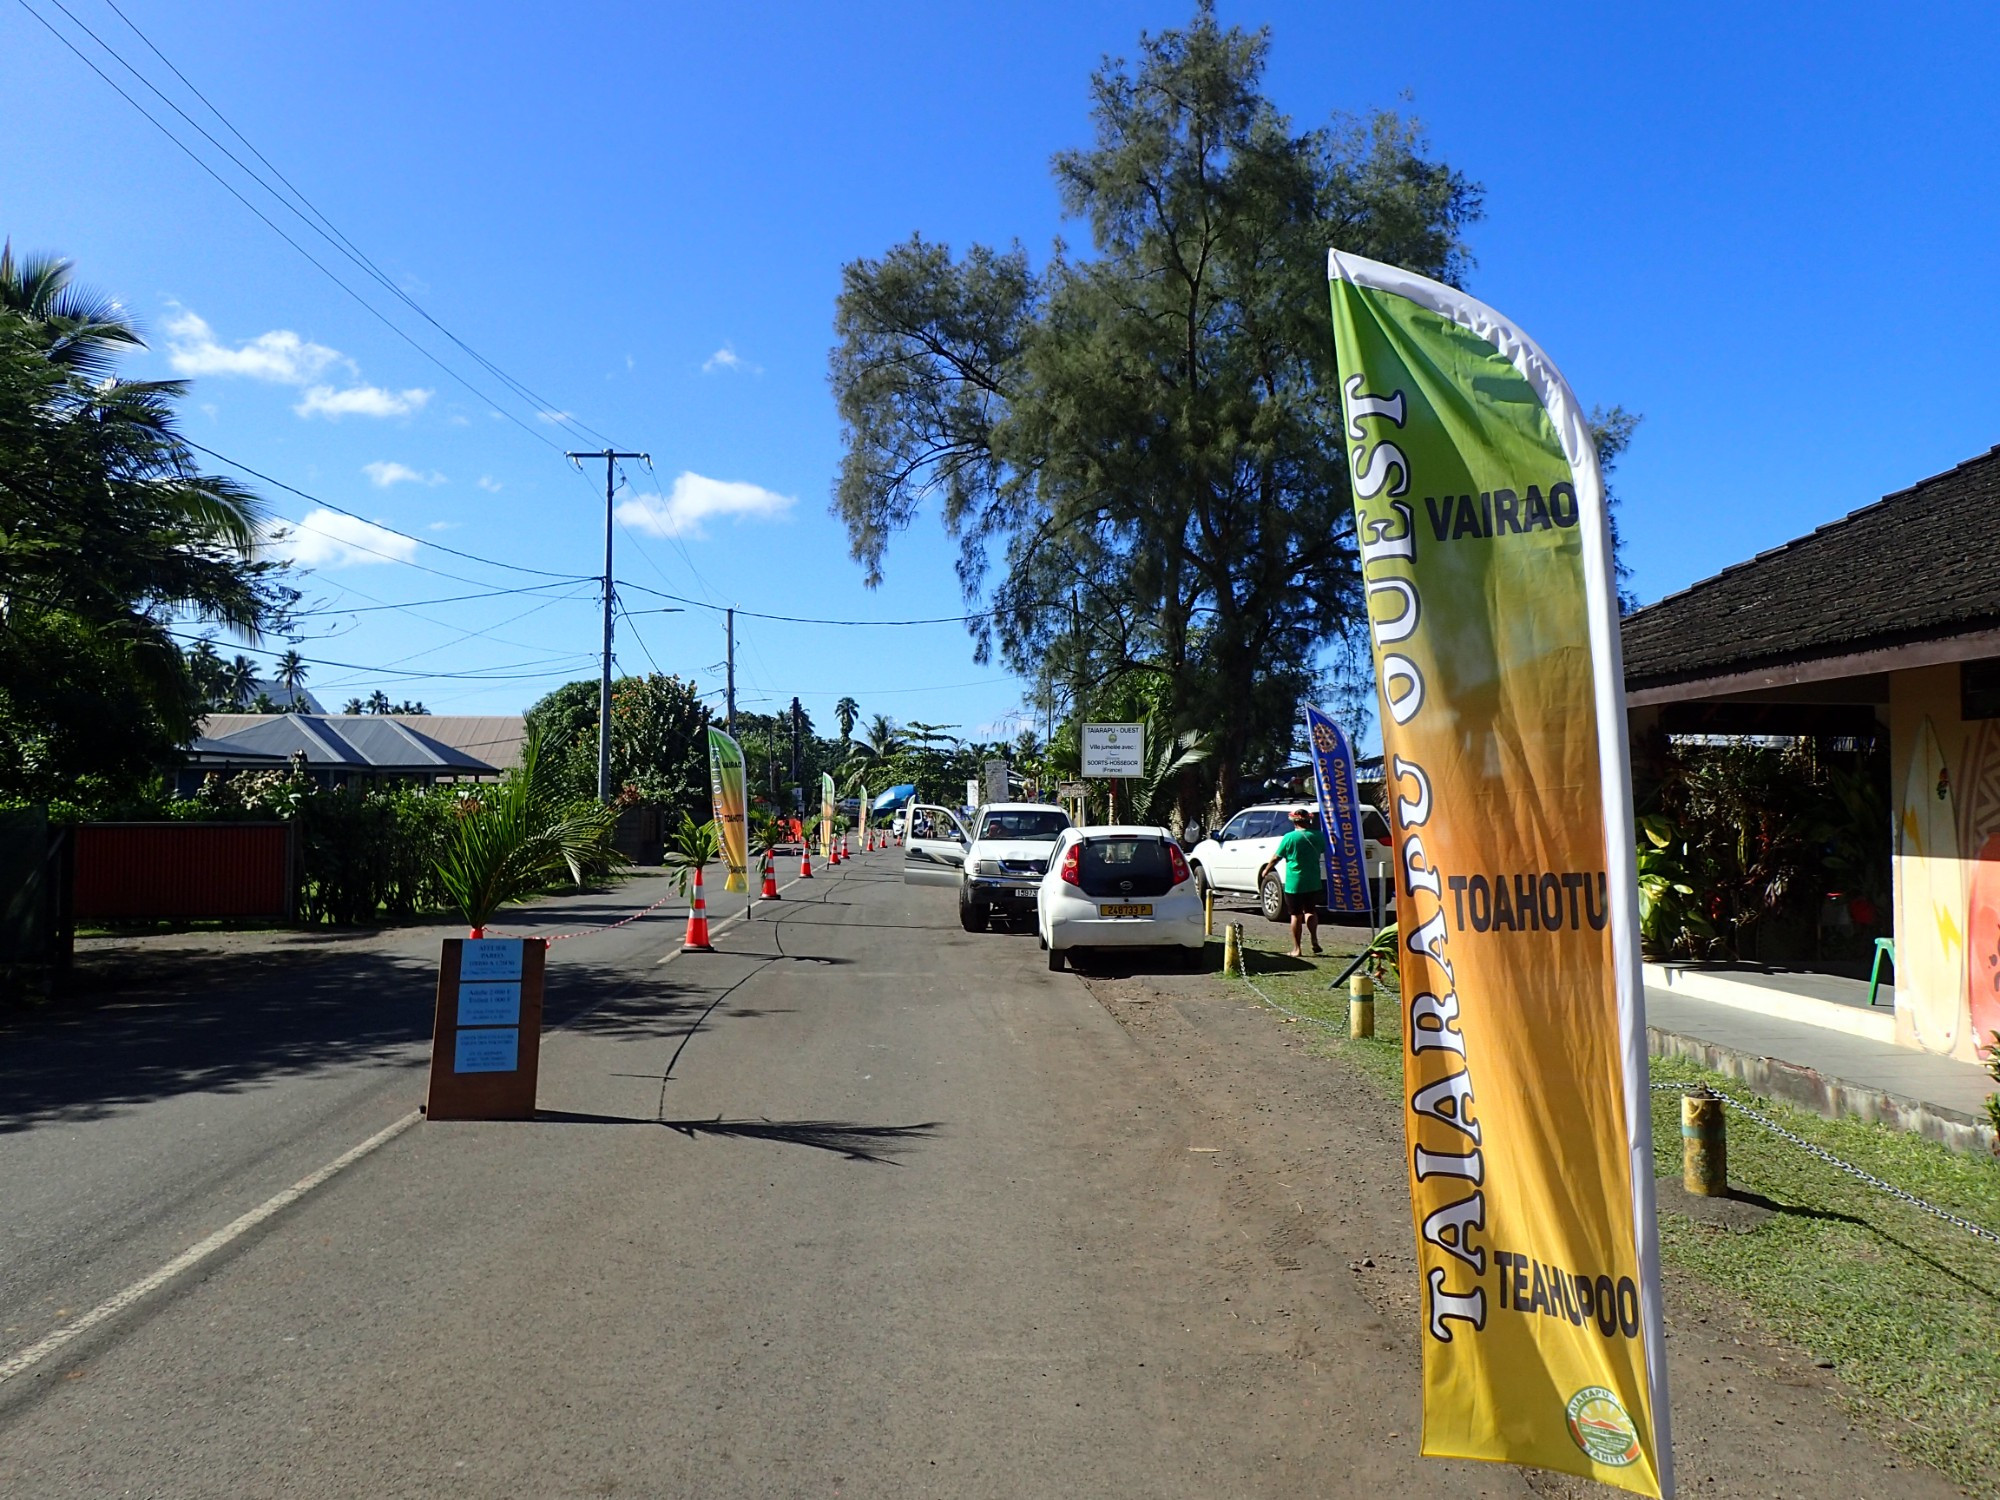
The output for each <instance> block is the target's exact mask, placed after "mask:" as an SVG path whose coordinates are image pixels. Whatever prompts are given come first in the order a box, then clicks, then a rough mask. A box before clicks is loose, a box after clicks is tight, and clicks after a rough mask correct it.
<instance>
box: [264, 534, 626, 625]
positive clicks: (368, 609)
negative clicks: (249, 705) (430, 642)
mask: <svg viewBox="0 0 2000 1500" xmlns="http://www.w3.org/2000/svg"><path fill="white" fill-rule="evenodd" d="M322 535H324V533H322ZM581 581H583V582H588V581H589V580H587V579H585V580H581ZM334 586H335V587H336V588H342V589H346V590H348V591H349V592H350V593H356V594H360V595H361V597H362V598H364V599H370V598H373V597H374V596H373V595H372V594H367V593H362V591H361V590H360V589H357V588H355V587H354V586H353V585H351V584H345V583H340V584H335V585H334ZM563 587H565V585H563V584H560V583H530V584H524V585H523V586H522V587H520V588H517V589H487V590H486V591H485V592H484V593H479V594H453V595H452V596H451V597H449V598H446V599H412V600H410V602H409V603H407V604H346V605H332V604H329V605H328V606H327V607H326V608H324V609H306V610H294V611H293V612H292V618H293V619H294V620H312V619H317V618H319V617H320V616H322V615H372V614H376V613H378V612H380V611H381V610H385V609H407V610H419V609H432V608H435V607H436V606H437V605H440V604H465V603H469V602H470V601H472V600H475V599H504V598H506V597H508V596H509V595H513V594H538V593H542V592H545V591H546V590H548V589H559V588H563ZM568 597H570V598H575V597H576V596H575V595H570V596H568ZM419 618H421V617H419ZM432 623H433V624H435V623H436V622H435V621H433V622H432Z"/></svg>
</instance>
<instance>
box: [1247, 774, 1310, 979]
mask: <svg viewBox="0 0 2000 1500" xmlns="http://www.w3.org/2000/svg"><path fill="white" fill-rule="evenodd" d="M1316 822H1317V820H1316V819H1315V818H1314V817H1313V815H1312V812H1311V810H1310V809H1308V808H1303V807H1295V808H1293V809H1292V831H1291V832H1290V833H1288V834H1286V835H1285V836H1284V837H1283V838H1281V839H1279V840H1278V848H1277V852H1276V853H1274V854H1273V855H1272V856H1271V862H1270V863H1269V864H1267V865H1265V866H1264V868H1263V869H1261V870H1259V871H1258V872H1257V888H1258V889H1259V890H1262V889H1263V888H1264V876H1265V875H1266V874H1268V873H1269V872H1270V871H1271V870H1272V869H1273V868H1275V867H1276V866H1278V865H1283V866H1284V867H1285V914H1286V915H1287V916H1289V917H1290V918H1291V919H1292V957H1293V958H1298V957H1301V954H1300V952H1299V936H1300V933H1299V929H1300V928H1301V927H1302V926H1303V927H1304V928H1305V931H1306V932H1307V933H1309V934H1310V935H1311V937H1312V950H1313V952H1315V953H1323V952H1325V951H1326V950H1325V949H1323V948H1321V947H1320V945H1319V909H1320V907H1321V906H1323V905H1325V901H1326V845H1325V843H1324V842H1323V841H1322V840H1321V839H1320V836H1319V829H1318V828H1317V827H1316V826H1315V824H1316Z"/></svg>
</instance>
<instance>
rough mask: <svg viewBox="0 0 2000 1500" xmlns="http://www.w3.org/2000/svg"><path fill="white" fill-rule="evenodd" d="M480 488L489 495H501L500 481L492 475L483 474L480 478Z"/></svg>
mask: <svg viewBox="0 0 2000 1500" xmlns="http://www.w3.org/2000/svg"><path fill="white" fill-rule="evenodd" d="M479 487H480V488H481V489H482V490H484V491H486V493H487V494H489V495H497V494H499V493H500V481H499V480H497V479H495V478H494V477H493V476H492V475H491V474H481V475H480V476H479Z"/></svg>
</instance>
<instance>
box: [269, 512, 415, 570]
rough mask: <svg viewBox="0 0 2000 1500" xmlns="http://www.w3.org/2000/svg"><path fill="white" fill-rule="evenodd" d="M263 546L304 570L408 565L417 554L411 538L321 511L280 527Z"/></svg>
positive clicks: (351, 517) (354, 519) (366, 522)
mask: <svg viewBox="0 0 2000 1500" xmlns="http://www.w3.org/2000/svg"><path fill="white" fill-rule="evenodd" d="M265 542H266V545H267V546H268V548H269V550H270V551H272V552H273V553H275V554H277V555H278V556H280V557H285V558H289V559H290V560H291V561H293V562H295V563H298V564H299V565H300V566H301V567H307V568H319V567H332V568H345V567H351V566H354V565H357V564H362V563H378V562H408V561H409V560H410V559H411V558H412V557H413V556H415V554H416V550H417V544H416V541H415V539H414V538H411V537H406V536H398V535H397V534H396V533H395V532H393V531H389V530H387V529H385V528H384V527H381V526H377V525H375V524H374V522H372V521H363V520H359V519H357V518H356V517H354V516H344V515H342V514H341V513H340V512H339V511H337V510H324V509H321V510H314V511H311V512H309V513H308V514H307V516H306V518H305V519H304V520H303V521H299V522H297V523H289V522H288V523H281V524H280V525H279V526H277V527H276V528H274V529H273V530H272V532H271V533H270V534H269V535H268V536H267V537H266V538H265Z"/></svg>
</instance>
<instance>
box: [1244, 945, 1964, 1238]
mask: <svg viewBox="0 0 2000 1500" xmlns="http://www.w3.org/2000/svg"><path fill="white" fill-rule="evenodd" d="M1243 982H1244V984H1245V985H1247V986H1248V987H1249V989H1250V992H1251V993H1252V994H1253V995H1255V996H1256V997H1257V998H1258V999H1259V1000H1261V1001H1263V1002H1264V1004H1266V1005H1268V1006H1269V1007H1270V1008H1271V1009H1272V1010H1275V1011H1281V1012H1283V1013H1284V1014H1285V1015H1288V1016H1290V1017H1292V1019H1294V1020H1297V1021H1304V1022H1306V1023H1308V1024H1309V1025H1313V1026H1319V1027H1323V1028H1324V1029H1325V1030H1327V1031H1331V1032H1333V1033H1334V1034H1335V1035H1337V1036H1341V1037H1345V1036H1346V1035H1347V1028H1346V1027H1344V1026H1336V1025H1334V1023H1333V1022H1331V1021H1325V1020H1321V1019H1320V1018H1319V1017H1318V1016H1309V1015H1306V1014H1304V1013H1303V1012H1301V1011H1296V1010H1293V1009H1292V1008H1291V1007H1290V1006H1289V1005H1286V1004H1284V1003H1283V1002H1281V1001H1278V1000H1274V999H1272V998H1271V997H1270V996H1269V995H1267V994H1265V993H1264V991H1263V990H1261V989H1259V988H1258V987H1257V982H1256V981H1255V980H1254V979H1252V978H1251V977H1250V974H1249V970H1248V967H1247V966H1246V967H1245V970H1244V974H1243ZM1699 1087H1704V1085H1699V1084H1688V1083H1655V1084H1653V1085H1652V1091H1653V1092H1654V1093H1656V1094H1660V1093H1686V1092H1687V1091H1688V1090H1689V1089H1692V1088H1699ZM1709 1092H1710V1093H1712V1094H1714V1095H1715V1096H1716V1097H1717V1098H1718V1099H1720V1100H1721V1101H1722V1102H1723V1105H1724V1106H1725V1107H1726V1108H1729V1109H1733V1110H1735V1111H1736V1113H1738V1114H1740V1115H1747V1116H1748V1117H1749V1118H1750V1119H1752V1120H1755V1121H1756V1122H1757V1123H1758V1124H1759V1125H1762V1126H1763V1127H1764V1128H1765V1129H1766V1130H1768V1131H1770V1132H1771V1133H1772V1134H1773V1135H1780V1136H1783V1137H1784V1138H1785V1139H1786V1140H1788V1141H1790V1142H1791V1143H1792V1144H1793V1145H1794V1146H1797V1147H1798V1148H1799V1149H1800V1150H1801V1151H1803V1152H1805V1153H1806V1155H1808V1156H1814V1157H1817V1158H1819V1160H1821V1161H1823V1162H1825V1163H1826V1164H1827V1165H1828V1166H1830V1167H1833V1168H1835V1169H1837V1170H1839V1171H1842V1172H1845V1173H1846V1174H1847V1175H1848V1176H1850V1177H1853V1178H1856V1179H1857V1180H1859V1181H1861V1182H1865V1183H1867V1184H1868V1186H1870V1187H1872V1188H1874V1189H1876V1190H1877V1191H1878V1192H1883V1193H1887V1194H1888V1195H1889V1196H1890V1197H1891V1198H1899V1199H1901V1200H1902V1201H1903V1202H1905V1203H1907V1204H1909V1205H1910V1206H1911V1207H1912V1208H1918V1209H1922V1210H1923V1211H1924V1212H1925V1213H1927V1214H1934V1215H1936V1216H1937V1217H1938V1218H1940V1219H1942V1220H1944V1221H1945V1223H1947V1224H1949V1225H1951V1226H1952V1227H1953V1228H1955V1229H1963V1230H1964V1231H1965V1232H1966V1233H1967V1234H1969V1235H1971V1236H1972V1237H1973V1238H1974V1239H1979V1240H1986V1241H1989V1242H1990V1243H1992V1244H1995V1245H2000V1234H1995V1233H1994V1232H1993V1231H1992V1230H1990V1229H1988V1228H1986V1226H1985V1225H1983V1224H1975V1223H1973V1222H1972V1220H1970V1219H1967V1218H1963V1217H1961V1216H1960V1215H1958V1214H1955V1213H1953V1212H1952V1211H1951V1210H1950V1209H1948V1208H1939V1207H1938V1206H1937V1205H1936V1204H1935V1203H1932V1202H1929V1201H1928V1200H1926V1199H1923V1198H1919V1197H1918V1196H1917V1195H1916V1194H1915V1193H1913V1192H1911V1191H1909V1190H1908V1189H1907V1188H1899V1187H1897V1186H1896V1185H1895V1184H1894V1183H1893V1182H1885V1181H1883V1180H1882V1179H1881V1178H1880V1177H1877V1176H1876V1175H1875V1174H1874V1173H1873V1172H1870V1171H1868V1170H1866V1169H1865V1168H1862V1167H1857V1166H1855V1165H1854V1163H1853V1162H1851V1161H1844V1160H1842V1159H1841V1158H1840V1157H1838V1156H1835V1155H1834V1154H1833V1153H1832V1152H1831V1151H1829V1150H1827V1149H1826V1148H1825V1147H1824V1146H1816V1145H1814V1144H1813V1143H1812V1142H1811V1141H1809V1140H1807V1139H1806V1138H1805V1137H1804V1136H1802V1135H1800V1134H1798V1133H1797V1132H1796V1131H1791V1130H1787V1129H1786V1128H1785V1127H1784V1126H1782V1125H1780V1124H1779V1123H1778V1122H1777V1121H1776V1120H1774V1119H1772V1118H1771V1117H1770V1116H1769V1115H1766V1114H1763V1113H1762V1112H1760V1111H1758V1110H1755V1109H1752V1108H1751V1107H1750V1106H1749V1105H1747V1104H1745V1103H1743V1102H1742V1101H1741V1100H1740V1099H1735V1098H1732V1097H1731V1096H1730V1095H1728V1094H1726V1093H1724V1092H1723V1091H1722V1090H1721V1089H1717V1088H1710V1089H1709Z"/></svg>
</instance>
